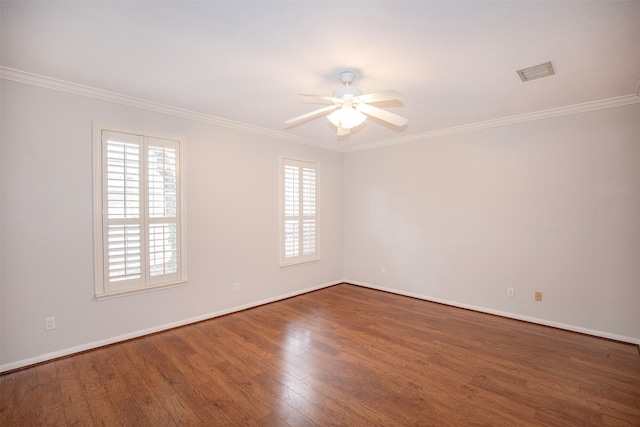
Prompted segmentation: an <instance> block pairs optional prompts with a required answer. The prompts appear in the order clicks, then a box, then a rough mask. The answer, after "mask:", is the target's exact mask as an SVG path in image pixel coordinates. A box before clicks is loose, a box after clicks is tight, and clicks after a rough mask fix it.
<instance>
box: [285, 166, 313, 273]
mask: <svg viewBox="0 0 640 427" xmlns="http://www.w3.org/2000/svg"><path fill="white" fill-rule="evenodd" d="M282 168H283V169H282V195H283V197H282V198H283V206H282V208H281V209H282V213H283V215H282V233H283V236H282V252H281V264H283V265H287V264H294V263H298V262H304V261H310V260H315V259H318V252H317V238H316V236H317V217H316V175H317V165H316V164H315V163H311V162H303V161H299V160H292V159H283V162H282Z"/></svg>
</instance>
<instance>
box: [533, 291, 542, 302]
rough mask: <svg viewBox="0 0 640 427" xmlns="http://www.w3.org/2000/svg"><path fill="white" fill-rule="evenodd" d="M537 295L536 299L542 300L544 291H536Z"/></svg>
mask: <svg viewBox="0 0 640 427" xmlns="http://www.w3.org/2000/svg"><path fill="white" fill-rule="evenodd" d="M535 296H536V301H542V292H538V291H536V293H535Z"/></svg>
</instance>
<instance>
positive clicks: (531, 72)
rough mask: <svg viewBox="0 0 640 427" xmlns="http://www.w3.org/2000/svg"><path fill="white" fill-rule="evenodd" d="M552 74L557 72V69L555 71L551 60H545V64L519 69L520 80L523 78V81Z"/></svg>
mask: <svg viewBox="0 0 640 427" xmlns="http://www.w3.org/2000/svg"><path fill="white" fill-rule="evenodd" d="M552 74H555V71H553V67H552V66H551V62H545V63H544V64H540V65H535V66H533V67H529V68H525V69H523V70H518V75H519V76H520V80H522V81H523V82H528V81H529V80H533V79H539V78H540V77H547V76H550V75H552Z"/></svg>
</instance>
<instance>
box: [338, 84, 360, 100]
mask: <svg viewBox="0 0 640 427" xmlns="http://www.w3.org/2000/svg"><path fill="white" fill-rule="evenodd" d="M331 95H332V96H333V97H334V98H342V97H343V96H344V95H350V96H349V98H352V97H354V96H360V95H362V91H361V90H360V89H358V88H357V87H353V86H342V87H339V88H338V89H336V90H334V91H333V93H332V94H331Z"/></svg>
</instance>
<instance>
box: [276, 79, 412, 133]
mask: <svg viewBox="0 0 640 427" xmlns="http://www.w3.org/2000/svg"><path fill="white" fill-rule="evenodd" d="M339 76H340V81H341V82H342V84H343V86H341V87H339V88H338V89H336V90H334V91H333V93H332V94H331V96H323V95H311V94H305V93H302V94H301V95H302V96H310V97H312V98H318V99H324V100H326V101H331V102H332V103H333V105H329V106H328V107H324V108H320V109H319V110H315V111H312V112H310V113H306V114H303V115H301V116H298V117H294V118H292V119H289V120H287V121H285V122H284V123H285V124H293V123H296V122H300V121H303V120H307V119H310V118H313V117H316V116H319V115H322V114H325V113H328V112H329V111H333V110H335V111H333V113H331V114H329V115H328V116H327V118H328V119H329V121H330V122H331V123H333V124H334V125H335V126H336V127H337V128H338V132H337V134H338V136H341V135H346V134H348V133H349V131H350V130H351V128H354V127H356V126H358V125H359V124H361V123H362V122H364V121H365V119H366V118H367V115H369V116H372V117H376V118H378V119H380V120H384V121H385V122H388V123H391V124H393V125H395V126H404V125H406V124H407V122H408V120H407V119H406V118H404V117H401V116H399V115H397V114H394V113H390V112H389V111H386V110H383V109H381V108H378V107H374V106H373V105H369V104H371V103H375V102H382V101H392V100H400V99H402V94H401V93H399V92H396V91H395V90H387V91H384V92H376V93H368V94H366V95H363V94H362V91H360V90H359V89H358V88H356V87H355V86H351V83H352V82H353V79H354V78H355V73H354V72H353V71H343V72H341V73H340V75H339Z"/></svg>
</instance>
